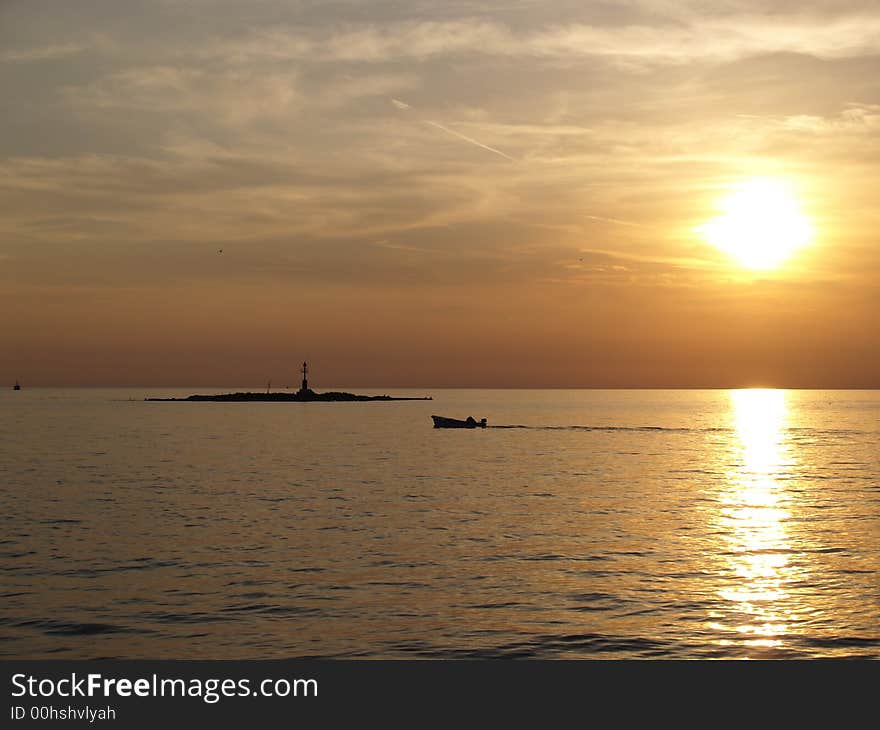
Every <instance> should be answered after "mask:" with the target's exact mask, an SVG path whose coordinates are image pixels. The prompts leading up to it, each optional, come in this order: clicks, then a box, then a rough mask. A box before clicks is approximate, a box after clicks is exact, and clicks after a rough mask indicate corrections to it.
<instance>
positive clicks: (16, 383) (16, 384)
mask: <svg viewBox="0 0 880 730" xmlns="http://www.w3.org/2000/svg"><path fill="white" fill-rule="evenodd" d="M7 382H8V381H7ZM12 389H13V390H21V384H20V383H19V382H18V381H17V380H16V381H15V385H13V386H12Z"/></svg>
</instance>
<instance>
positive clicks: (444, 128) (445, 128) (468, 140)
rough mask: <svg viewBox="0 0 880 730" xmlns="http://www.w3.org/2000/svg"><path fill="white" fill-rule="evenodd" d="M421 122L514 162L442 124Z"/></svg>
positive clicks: (507, 156)
mask: <svg viewBox="0 0 880 730" xmlns="http://www.w3.org/2000/svg"><path fill="white" fill-rule="evenodd" d="M423 121H424V122H425V124H430V125H431V126H432V127H437V129H442V130H443V131H444V132H446V133H447V134H451V135H453V136H455V137H458V138H459V139H463V140H464V141H465V142H470V143H471V144H474V145H476V146H477V147H482V148H483V149H484V150H489V152H494V153H495V154H496V155H501V156H502V157H503V158H505V159H506V160H510V161H511V162H516V160H514V159H513V158H512V157H511V156H510V155H507V154H505V153H504V152H502V151H501V150H496V149H495V148H494V147H490V146H489V145H487V144H483V143H482V142H478V141H477V140H475V139H472V138H471V137H466V136H465V135H463V134H462V133H461V132H456V131H455V130H454V129H450V128H449V127H444V126H443V125H442V124H439V123H438V122H431V121H429V120H427V119H425V120H423Z"/></svg>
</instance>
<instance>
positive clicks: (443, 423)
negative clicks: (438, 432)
mask: <svg viewBox="0 0 880 730" xmlns="http://www.w3.org/2000/svg"><path fill="white" fill-rule="evenodd" d="M431 418H433V419H434V428H486V419H485V418H481V419H480V420H479V421H477V420H475V419H474V417H473V416H468V417H467V418H466V419H465V420H464V421H462V420H461V419H458V418H446V417H445V416H431Z"/></svg>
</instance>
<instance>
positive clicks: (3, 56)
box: [0, 43, 87, 63]
mask: <svg viewBox="0 0 880 730" xmlns="http://www.w3.org/2000/svg"><path fill="white" fill-rule="evenodd" d="M86 48H87V46H85V45H82V44H79V43H62V44H57V45H50V46H38V47H34V48H22V49H19V50H11V51H6V52H5V53H0V62H4V63H33V62H37V61H54V60H57V59H59V58H67V57H69V56H75V55H77V54H79V53H82V52H83V51H85V50H86Z"/></svg>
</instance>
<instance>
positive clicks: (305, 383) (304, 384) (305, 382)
mask: <svg viewBox="0 0 880 730" xmlns="http://www.w3.org/2000/svg"><path fill="white" fill-rule="evenodd" d="M302 374H303V379H302V385H301V386H300V388H299V392H300V393H308V392H309V364H308V363H307V362H304V363H303V366H302Z"/></svg>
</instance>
